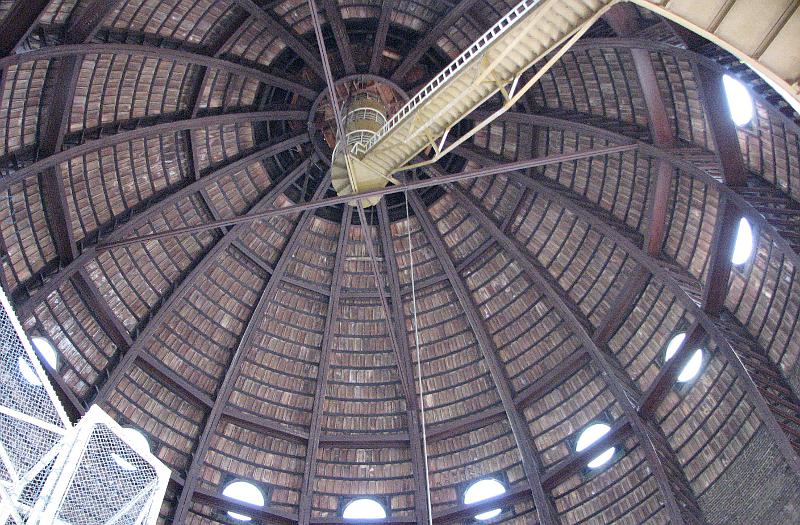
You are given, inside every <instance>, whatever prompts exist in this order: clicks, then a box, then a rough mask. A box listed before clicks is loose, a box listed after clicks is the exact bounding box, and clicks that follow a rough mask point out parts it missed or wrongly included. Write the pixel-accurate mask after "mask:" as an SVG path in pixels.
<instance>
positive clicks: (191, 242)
mask: <svg viewBox="0 0 800 525" xmlns="http://www.w3.org/2000/svg"><path fill="white" fill-rule="evenodd" d="M207 220H210V216H209V214H208V212H207V211H206V210H205V209H204V207H203V205H202V204H201V203H200V202H199V200H198V199H197V198H194V197H192V198H186V199H183V200H181V201H180V202H178V203H177V204H176V205H174V206H171V207H169V208H167V209H165V210H163V211H162V212H161V213H159V214H158V215H156V216H155V217H153V218H152V219H151V220H149V221H147V222H146V223H145V224H144V225H143V226H142V227H141V228H138V229H137V230H138V231H139V232H142V233H144V232H152V231H158V230H159V229H162V228H164V227H176V226H188V225H191V224H197V223H199V222H203V221H207ZM214 240H215V236H214V234H213V233H209V232H203V233H200V234H197V235H192V236H190V237H183V238H180V239H165V240H163V241H158V242H155V243H152V244H147V245H138V246H134V247H130V248H121V249H114V250H109V251H105V252H102V253H101V254H100V255H98V257H97V259H95V260H94V261H93V262H92V263H90V265H89V266H88V270H89V274H90V276H91V279H92V281H93V282H94V283H95V285H96V286H97V288H98V289H99V290H100V292H101V293H102V295H103V296H104V297H105V299H106V301H107V302H108V303H109V304H110V305H111V306H112V308H113V310H114V313H115V314H116V315H117V317H119V318H120V320H121V321H122V322H123V323H124V325H125V327H126V328H127V329H128V330H129V331H131V332H133V331H134V330H135V329H136V328H137V327H138V328H140V323H141V322H142V321H143V320H145V319H146V318H147V317H148V316H149V315H150V314H151V313H152V311H153V308H154V307H155V306H156V305H157V304H158V303H159V301H161V300H163V298H164V297H165V296H166V295H168V294H169V293H170V292H171V288H172V287H173V286H174V285H176V284H177V282H178V281H179V280H180V277H181V276H182V275H183V274H184V273H185V272H187V271H189V270H190V268H191V267H192V265H194V264H196V263H197V261H198V260H199V259H200V258H201V257H202V256H203V254H205V252H206V251H207V250H208V249H209V248H210V246H211V244H212V243H213V242H214Z"/></svg>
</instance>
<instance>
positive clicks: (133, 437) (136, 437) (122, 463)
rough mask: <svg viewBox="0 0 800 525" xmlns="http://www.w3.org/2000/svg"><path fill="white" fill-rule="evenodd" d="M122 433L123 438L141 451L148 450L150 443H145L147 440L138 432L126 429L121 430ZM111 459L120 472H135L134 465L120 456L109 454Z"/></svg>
mask: <svg viewBox="0 0 800 525" xmlns="http://www.w3.org/2000/svg"><path fill="white" fill-rule="evenodd" d="M122 433H123V434H125V437H126V438H128V439H129V440H130V441H132V442H133V443H134V444H136V445H138V446H139V447H141V448H142V449H145V450H150V442H149V441H147V438H146V437H145V435H144V434H142V432H141V431H140V430H137V429H135V428H130V427H126V428H123V429H122ZM111 458H112V459H113V460H114V462H115V463H116V464H117V465H119V468H121V469H122V470H125V471H128V472H131V471H134V470H136V465H134V464H133V463H131V462H130V461H128V460H127V459H125V458H124V457H122V456H121V455H120V454H117V453H116V452H112V453H111Z"/></svg>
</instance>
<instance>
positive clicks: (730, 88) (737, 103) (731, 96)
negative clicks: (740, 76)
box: [722, 75, 753, 126]
mask: <svg viewBox="0 0 800 525" xmlns="http://www.w3.org/2000/svg"><path fill="white" fill-rule="evenodd" d="M722 83H723V85H724V86H725V97H726V98H727V99H728V108H729V109H730V112H731V119H732V120H733V123H734V124H736V125H737V126H744V125H745V124H748V123H749V122H750V121H751V120H753V97H751V96H750V92H749V91H748V90H747V88H746V87H745V86H744V84H742V83H741V82H739V81H738V80H736V79H735V78H733V77H732V76H729V75H724V76H723V77H722Z"/></svg>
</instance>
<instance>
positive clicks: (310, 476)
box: [298, 205, 353, 525]
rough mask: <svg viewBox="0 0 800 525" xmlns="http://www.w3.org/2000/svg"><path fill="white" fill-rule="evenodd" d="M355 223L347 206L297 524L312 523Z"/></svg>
mask: <svg viewBox="0 0 800 525" xmlns="http://www.w3.org/2000/svg"><path fill="white" fill-rule="evenodd" d="M352 220H353V208H352V207H351V206H347V205H345V207H344V213H343V214H342V223H341V225H340V226H339V242H338V244H337V245H336V261H335V262H334V264H333V275H332V276H331V285H330V290H331V291H330V295H329V296H328V311H327V313H326V314H325V331H324V333H323V334H322V347H321V348H320V354H319V365H318V366H317V381H316V384H315V386H314V407H313V408H312V410H311V426H310V430H309V432H308V435H309V439H308V445H307V446H306V461H305V468H304V470H303V485H302V487H301V489H300V505H299V509H300V510H299V515H298V522H299V523H300V525H308V523H309V522H310V520H311V503H312V496H313V493H314V480H315V478H316V476H317V451H318V449H319V438H320V434H321V433H322V415H323V409H324V406H325V394H326V392H327V390H328V376H329V371H330V363H331V345H332V343H333V337H334V333H333V331H334V327H335V326H336V314H337V312H338V311H339V300H340V298H341V292H342V281H343V279H342V275H343V273H344V262H345V260H344V259H345V256H346V255H347V242H348V238H349V236H350V225H351V222H352Z"/></svg>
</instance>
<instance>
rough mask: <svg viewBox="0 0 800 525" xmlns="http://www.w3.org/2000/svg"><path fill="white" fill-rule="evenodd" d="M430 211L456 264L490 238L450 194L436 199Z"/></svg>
mask: <svg viewBox="0 0 800 525" xmlns="http://www.w3.org/2000/svg"><path fill="white" fill-rule="evenodd" d="M430 213H431V215H432V216H433V217H434V219H435V220H436V228H437V229H438V230H439V233H440V234H441V236H442V239H444V242H445V243H446V244H447V247H448V248H449V249H450V253H451V256H452V258H453V262H454V263H455V264H456V265H458V263H459V262H461V261H463V260H465V259H466V258H467V257H469V256H470V255H471V254H473V253H474V252H475V251H476V250H477V249H478V248H480V247H481V246H482V245H483V244H484V243H485V242H488V241H489V240H490V237H489V235H488V234H487V233H486V232H485V231H483V230H482V229H481V228H480V226H479V225H478V223H477V222H476V221H475V220H474V219H472V218H470V216H469V214H468V213H467V212H466V211H465V210H464V209H462V208H461V207H459V205H458V203H457V202H456V201H455V200H454V199H452V198H451V197H450V196H447V195H445V196H443V197H442V198H441V199H439V200H438V201H436V203H435V204H434V205H433V206H431V209H430Z"/></svg>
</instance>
